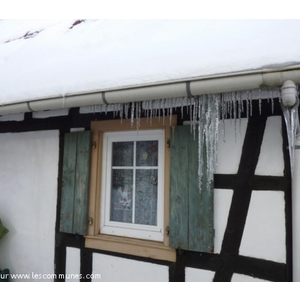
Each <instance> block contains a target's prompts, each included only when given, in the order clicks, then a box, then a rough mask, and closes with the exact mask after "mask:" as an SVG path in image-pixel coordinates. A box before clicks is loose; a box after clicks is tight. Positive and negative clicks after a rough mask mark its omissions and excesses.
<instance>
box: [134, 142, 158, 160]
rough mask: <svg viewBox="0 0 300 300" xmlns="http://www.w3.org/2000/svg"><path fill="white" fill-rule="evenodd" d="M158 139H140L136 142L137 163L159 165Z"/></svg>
mask: <svg viewBox="0 0 300 300" xmlns="http://www.w3.org/2000/svg"><path fill="white" fill-rule="evenodd" d="M157 164H158V141H140V142H137V143H136V165H137V166H157Z"/></svg>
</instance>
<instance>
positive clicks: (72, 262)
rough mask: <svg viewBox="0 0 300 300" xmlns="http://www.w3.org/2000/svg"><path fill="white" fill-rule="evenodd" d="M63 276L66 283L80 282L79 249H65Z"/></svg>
mask: <svg viewBox="0 0 300 300" xmlns="http://www.w3.org/2000/svg"><path fill="white" fill-rule="evenodd" d="M65 276H66V277H65V281H66V282H79V281H80V276H81V274H80V249H78V248H73V247H67V251H66V274H65Z"/></svg>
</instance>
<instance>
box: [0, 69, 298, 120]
mask: <svg viewBox="0 0 300 300" xmlns="http://www.w3.org/2000/svg"><path fill="white" fill-rule="evenodd" d="M286 80H292V81H293V82H295V83H296V84H300V65H296V66H291V67H285V68H278V69H262V70H255V71H247V72H238V73H230V74H221V75H215V76H205V77H199V78H190V79H187V80H185V81H177V82H165V83H157V84H155V85H148V86H134V87H130V88H124V89H119V90H105V91H95V92H92V93H86V94H68V95H65V97H62V96H61V95H59V96H57V97H51V98H45V99H31V100H27V101H24V102H20V103H16V104H7V105H3V106H1V107H0V115H5V114H13V113H21V112H30V111H42V110H53V109H61V108H70V107H80V106H89V105H100V104H114V103H125V102H135V101H144V100H154V99H167V98H176V97H190V96H196V95H203V94H213V93H222V92H232V91H242V90H252V89H259V88H264V87H281V86H282V85H283V83H284V82H285V81H286Z"/></svg>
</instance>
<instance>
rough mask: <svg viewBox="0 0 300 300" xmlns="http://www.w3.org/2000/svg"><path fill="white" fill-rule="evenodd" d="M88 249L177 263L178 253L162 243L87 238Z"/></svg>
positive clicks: (121, 238)
mask: <svg viewBox="0 0 300 300" xmlns="http://www.w3.org/2000/svg"><path fill="white" fill-rule="evenodd" d="M85 246H86V247H87V248H92V249H98V250H104V251H110V252H116V253H122V254H129V255H135V256H141V257H147V258H153V259H158V260H165V261H171V262H175V261H176V251H175V250H174V249H171V248H169V247H167V246H165V245H164V244H163V243H160V242H152V241H145V240H138V239H131V238H125V237H115V236H114V237H112V236H109V235H104V234H102V235H97V236H86V239H85Z"/></svg>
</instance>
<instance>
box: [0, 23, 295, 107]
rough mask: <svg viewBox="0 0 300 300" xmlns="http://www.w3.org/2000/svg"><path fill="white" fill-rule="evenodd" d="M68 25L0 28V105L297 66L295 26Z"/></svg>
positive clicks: (1, 25)
mask: <svg viewBox="0 0 300 300" xmlns="http://www.w3.org/2000/svg"><path fill="white" fill-rule="evenodd" d="M75 21H76V20H74V19H72V20H71V19H69V20H0V91H1V93H0V104H8V103H16V102H22V101H27V100H31V99H39V98H47V97H51V96H59V95H65V94H73V93H83V92H91V91H103V90H111V89H118V88H122V87H129V86H136V85H146V84H152V83H157V82H171V81H174V80H181V79H187V78H191V77H200V76H206V75H214V74H219V73H230V72H237V71H243V70H248V69H260V68H263V67H265V66H270V65H281V64H291V63H298V62H300V37H298V36H297V34H296V33H297V32H298V31H299V30H300V20H200V19H199V20H87V21H85V22H83V23H80V24H79V25H77V26H74V27H73V28H72V29H70V27H71V26H72V24H73V23H74V22H75ZM28 32H29V34H32V33H34V32H38V33H36V34H35V35H32V37H31V38H27V39H24V38H22V37H23V36H24V35H26V33H28Z"/></svg>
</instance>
